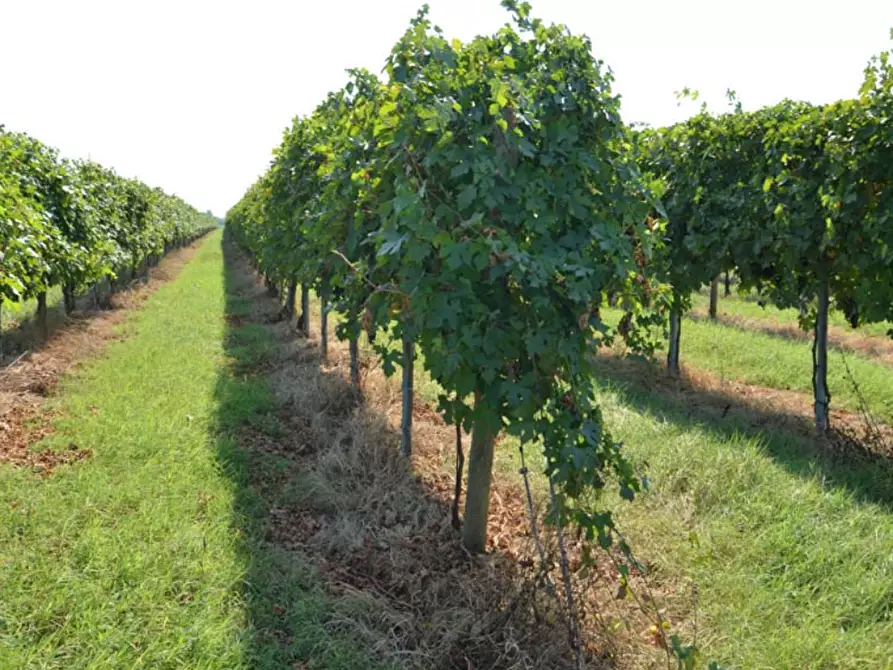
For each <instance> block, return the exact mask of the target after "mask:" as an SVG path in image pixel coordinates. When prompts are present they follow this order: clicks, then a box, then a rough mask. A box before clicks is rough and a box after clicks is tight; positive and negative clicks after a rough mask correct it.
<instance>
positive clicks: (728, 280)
mask: <svg viewBox="0 0 893 670" xmlns="http://www.w3.org/2000/svg"><path fill="white" fill-rule="evenodd" d="M723 281H724V282H725V285H726V291H725V297H726V298H728V297H729V296H730V295H732V273H731V272H729V271H728V270H726V274H725V277H724V279H723Z"/></svg>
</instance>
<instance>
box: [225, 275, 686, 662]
mask: <svg viewBox="0 0 893 670" xmlns="http://www.w3.org/2000/svg"><path fill="white" fill-rule="evenodd" d="M232 262H234V263H237V264H238V265H239V266H240V267H238V268H236V269H235V270H234V271H239V272H241V273H247V272H249V270H248V267H247V263H245V262H244V261H242V260H240V259H236V260H234V261H232ZM246 290H247V291H248V294H247V295H248V296H250V301H251V304H252V308H253V314H252V315H251V316H250V317H245V318H246V321H247V320H255V322H256V323H266V322H265V321H264V319H265V316H266V315H267V314H268V313H270V312H271V311H275V309H276V305H275V302H274V301H273V300H272V299H270V298H269V297H266V296H262V295H261V293H262V287H261V285H260V283H259V280H258V281H257V282H256V284H255V287H254V288H249V289H246ZM259 302H265V303H267V304H268V305H270V307H269V308H266V309H264V308H263V307H262V306H261V305H260V304H258V303H259ZM244 323H245V322H243V325H244ZM266 327H267V328H268V329H269V332H270V334H271V336H272V339H273V341H274V343H275V347H274V354H273V356H274V359H275V363H274V364H273V366H272V370H269V371H261V374H265V375H266V378H267V379H268V382H269V384H270V387H271V390H272V393H273V398H274V407H275V410H274V411H275V414H276V417H277V430H274V431H272V432H271V433H268V434H265V435H263V436H260V435H259V434H258V433H259V432H260V431H258V429H257V428H256V427H254V428H253V427H247V426H246V427H243V429H242V431H243V432H242V433H241V434H240V437H241V438H242V446H243V447H244V448H246V449H248V450H249V451H250V452H253V453H255V454H258V455H270V454H272V455H275V456H276V458H277V459H284V460H285V463H286V465H285V466H284V467H279V468H277V471H276V474H275V475H273V476H271V475H270V472H269V470H268V469H263V468H257V470H256V473H255V474H254V475H253V477H252V480H253V481H252V486H253V487H254V488H255V490H257V491H259V492H261V495H262V496H263V497H264V498H265V499H267V500H269V501H271V504H270V508H269V509H270V512H269V515H268V517H267V519H266V524H265V540H266V541H268V542H270V543H273V544H274V545H276V546H278V547H281V548H284V549H286V550H287V551H292V552H295V553H296V555H299V556H300V558H299V559H298V558H296V560H301V561H307V562H309V563H310V564H311V565H313V566H314V567H315V568H316V571H317V573H318V574H319V576H320V578H321V580H322V584H323V585H324V588H325V590H326V591H327V592H328V593H329V594H330V596H331V597H332V598H333V599H334V601H335V603H336V606H335V607H334V610H333V612H332V613H331V614H330V617H329V625H330V626H332V627H333V629H336V630H338V631H340V632H343V633H344V634H345V635H347V636H348V637H349V638H350V639H355V640H356V641H357V644H358V645H362V646H363V647H364V648H366V649H370V650H372V651H373V653H374V654H375V655H376V656H377V657H379V658H380V659H382V660H383V661H385V662H388V663H392V664H394V665H396V666H397V667H404V668H419V669H422V668H424V669H426V670H427V669H436V668H445V669H446V668H450V669H452V668H461V670H469V669H473V668H476V669H483V668H493V669H503V668H505V669H509V668H512V669H514V668H518V669H520V668H555V669H561V668H577V667H578V665H577V662H576V660H575V656H574V651H573V649H572V646H571V644H570V642H569V635H568V630H567V616H566V607H565V602H566V601H565V597H564V592H563V586H562V585H561V579H560V568H559V563H558V559H557V556H558V547H557V541H556V538H557V535H556V533H555V532H554V529H552V528H551V527H548V526H547V525H546V524H545V523H544V519H543V512H544V511H545V509H546V506H545V505H544V504H543V501H542V500H541V499H540V497H539V496H538V495H537V496H536V509H537V516H536V518H537V521H536V523H537V527H538V531H539V536H540V542H541V550H542V554H540V548H538V547H537V544H536V542H535V541H534V539H533V537H532V534H531V523H530V516H529V509H528V504H527V500H526V496H525V492H524V488H523V485H522V480H521V478H520V476H518V477H517V478H509V477H506V476H497V477H496V478H495V481H494V483H493V491H492V499H491V509H490V518H489V532H488V535H489V553H488V554H487V555H486V556H480V557H474V556H470V555H468V554H467V553H466V552H465V551H464V550H463V549H462V547H461V543H460V540H459V534H458V533H457V531H456V530H455V529H454V528H453V527H452V523H451V522H452V517H451V502H452V496H453V487H454V480H453V477H452V476H451V474H450V472H449V470H450V468H451V467H452V464H451V462H450V461H451V458H452V454H453V453H454V452H453V449H454V441H455V432H454V428H453V427H450V426H447V425H446V424H444V423H443V421H442V420H441V419H440V418H439V416H438V414H437V413H436V412H435V411H434V410H433V409H432V408H431V407H430V406H429V405H428V404H426V403H425V402H423V401H422V400H421V399H417V403H416V406H415V408H414V431H413V433H414V440H413V447H414V453H413V456H412V458H411V460H406V459H403V458H401V457H400V456H399V454H398V444H399V430H398V429H399V420H400V391H399V385H398V383H397V382H396V381H394V380H389V379H387V378H385V377H384V375H383V374H382V373H381V372H380V371H379V367H378V366H377V365H374V364H372V363H371V362H370V361H369V360H368V358H367V359H366V360H364V361H362V369H363V371H364V375H363V376H364V386H363V392H362V394H360V393H358V392H357V391H355V390H354V389H353V388H352V387H351V386H350V385H349V383H348V354H347V347H346V344H343V343H339V342H336V341H332V342H330V344H329V357H328V359H327V360H325V361H323V360H322V359H321V357H320V353H319V348H318V346H317V342H316V338H315V337H314V336H311V337H310V338H309V339H308V338H303V337H298V336H297V334H296V333H294V329H293V327H292V325H291V324H289V323H285V322H278V323H272V324H269V325H267V326H266ZM465 446H466V449H467V447H468V444H467V438H466V445H465ZM252 460H253V459H252ZM568 543H569V552H570V563H571V569H572V570H573V571H574V573H575V579H574V589H575V596H576V597H575V601H576V606H577V607H578V610H579V613H580V615H581V619H582V625H583V631H582V638H583V641H584V644H585V650H586V656H587V666H586V667H589V668H601V667H604V668H608V667H611V668H615V667H628V668H632V667H643V668H645V667H647V668H652V667H656V666H661V665H664V664H666V663H667V656H666V654H665V652H664V650H663V649H662V648H661V645H662V644H663V643H664V642H665V638H664V637H663V635H662V634H661V633H660V632H658V629H657V628H656V627H655V626H654V625H653V623H654V621H655V620H656V618H657V614H656V612H654V611H653V609H652V608H651V606H649V605H647V604H645V605H642V604H641V603H640V602H637V601H635V600H634V599H633V597H632V594H631V592H630V591H625V590H623V591H619V590H618V585H619V583H620V582H619V572H618V565H619V563H620V562H621V561H622V560H623V559H622V557H620V556H619V555H613V554H612V555H608V554H606V555H605V556H604V560H602V561H601V562H600V563H599V565H598V566H597V567H596V569H594V570H591V571H590V573H589V574H588V575H585V576H584V575H583V572H582V571H581V567H582V562H581V561H580V545H579V544H578V543H577V542H576V541H575V540H574V538H568ZM543 559H544V560H543ZM631 587H632V588H633V589H636V590H640V591H641V592H642V593H646V592H647V591H648V588H647V587H646V586H645V584H644V581H643V579H642V575H641V573H639V572H637V571H636V570H635V569H634V570H633V571H632V577H631ZM652 588H653V585H652ZM671 588H672V587H671V586H670V585H667V590H666V591H661V592H660V593H658V594H657V596H658V597H657V599H656V601H654V602H663V601H664V600H666V601H669V603H670V605H667V604H666V603H664V604H663V605H661V607H662V609H661V612H660V617H661V618H663V619H664V620H670V621H672V623H673V624H674V628H675V629H676V630H680V628H681V629H682V630H683V632H691V631H690V630H688V624H687V623H686V622H687V621H688V620H690V618H691V617H690V615H691V612H692V610H693V608H694V607H696V603H695V600H694V596H693V595H692V592H691V591H690V590H688V591H685V592H683V591H682V590H680V593H678V594H674V593H670V590H671ZM679 624H681V625H679ZM279 634H281V635H283V636H284V639H287V638H288V635H289V631H279V632H278V633H277V635H279ZM311 666H312V662H311Z"/></svg>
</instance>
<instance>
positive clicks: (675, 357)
mask: <svg viewBox="0 0 893 670" xmlns="http://www.w3.org/2000/svg"><path fill="white" fill-rule="evenodd" d="M673 303H674V304H673V309H672V310H671V311H670V346H669V348H668V350H667V371H668V372H669V373H670V375H671V376H672V377H678V376H679V371H680V368H679V341H680V338H681V335H682V310H681V309H680V308H679V306H678V305H679V300H678V299H676V298H674V300H673Z"/></svg>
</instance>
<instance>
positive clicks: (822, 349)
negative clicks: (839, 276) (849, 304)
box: [812, 282, 831, 433]
mask: <svg viewBox="0 0 893 670" xmlns="http://www.w3.org/2000/svg"><path fill="white" fill-rule="evenodd" d="M828 303H829V297H828V283H827V282H824V283H822V284H821V286H819V291H818V311H817V313H816V317H815V339H814V340H813V344H812V388H813V392H814V396H815V427H816V430H817V431H818V432H819V433H827V432H828V429H829V428H830V427H831V417H830V411H829V409H830V405H831V392H830V391H829V390H828Z"/></svg>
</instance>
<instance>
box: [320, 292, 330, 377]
mask: <svg viewBox="0 0 893 670" xmlns="http://www.w3.org/2000/svg"><path fill="white" fill-rule="evenodd" d="M319 348H320V351H321V353H322V359H323V360H324V361H325V360H327V359H328V358H329V282H328V280H325V279H323V280H322V285H321V286H320V290H319Z"/></svg>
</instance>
